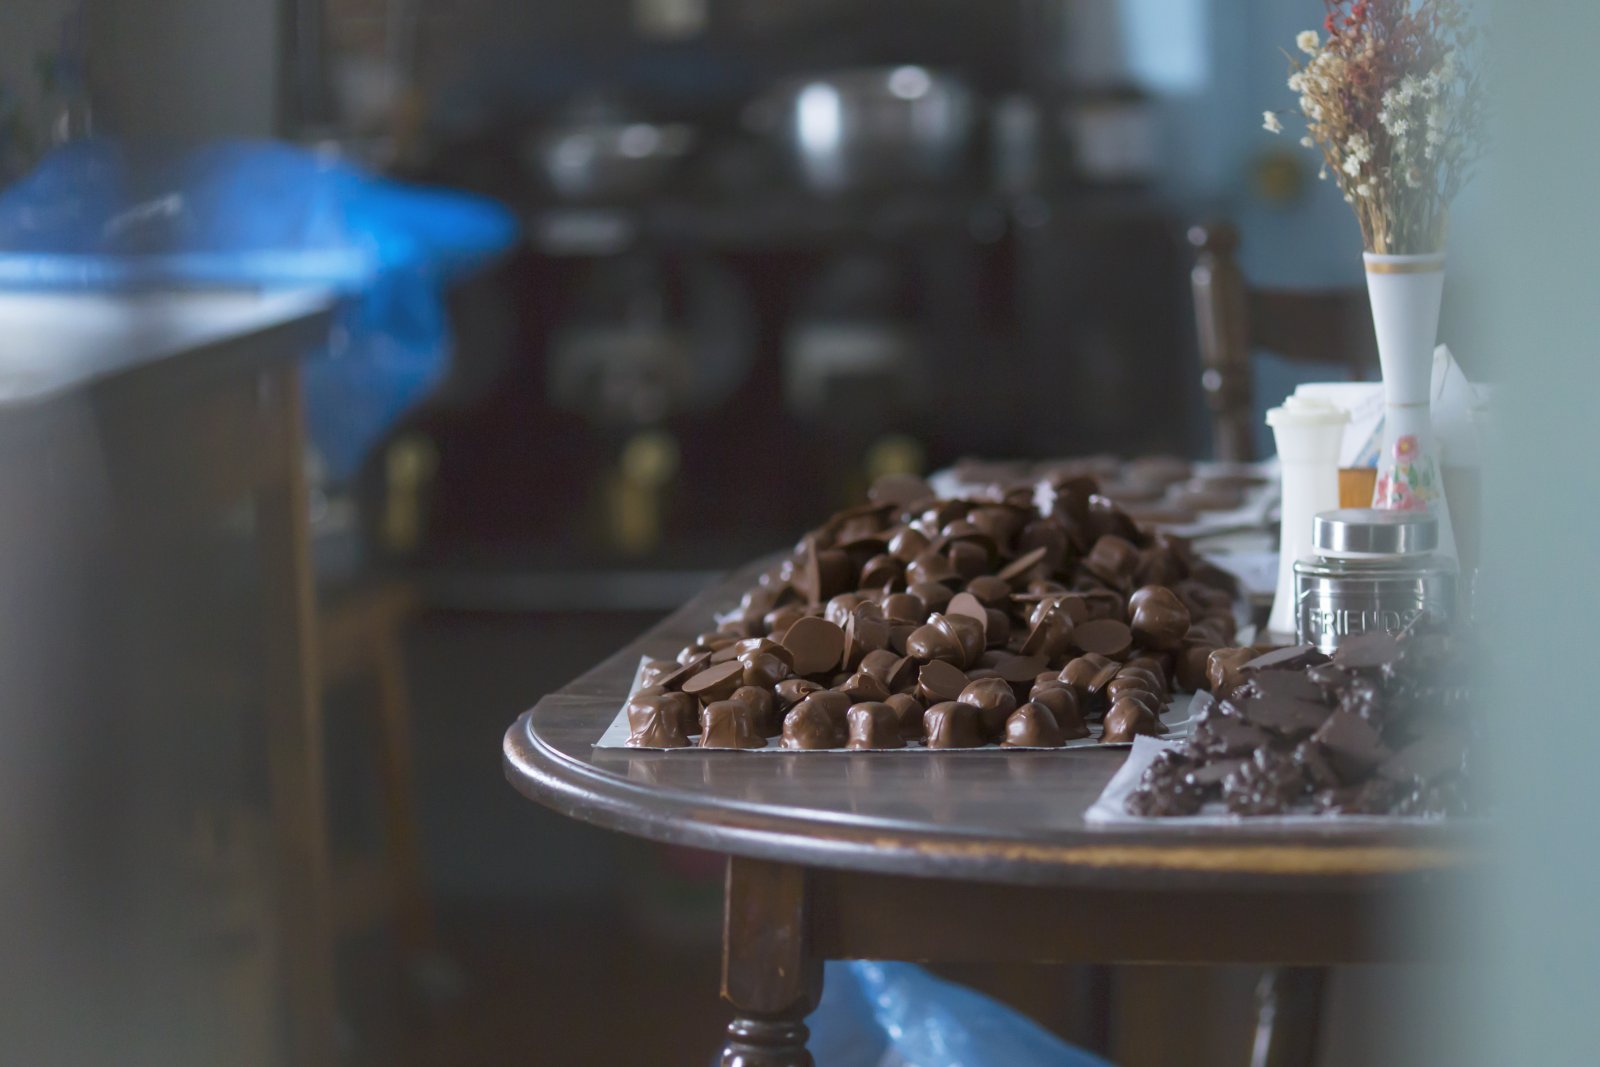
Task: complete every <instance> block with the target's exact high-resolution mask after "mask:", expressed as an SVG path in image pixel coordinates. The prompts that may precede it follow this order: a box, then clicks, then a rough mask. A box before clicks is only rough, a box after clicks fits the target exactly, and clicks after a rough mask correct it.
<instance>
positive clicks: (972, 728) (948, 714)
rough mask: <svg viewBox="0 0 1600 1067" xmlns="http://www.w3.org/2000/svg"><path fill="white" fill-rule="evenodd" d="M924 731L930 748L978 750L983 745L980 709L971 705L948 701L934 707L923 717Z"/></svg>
mask: <svg viewBox="0 0 1600 1067" xmlns="http://www.w3.org/2000/svg"><path fill="white" fill-rule="evenodd" d="M922 729H923V734H924V736H925V737H926V738H927V745H928V747H929V748H978V747H979V746H981V745H982V744H983V738H982V736H981V735H980V734H979V733H978V709H977V708H974V707H973V706H972V705H971V704H961V703H958V702H956V701H954V700H947V701H945V702H943V703H940V704H935V705H933V706H932V707H931V708H929V709H928V710H927V711H926V712H924V713H923V715H922Z"/></svg>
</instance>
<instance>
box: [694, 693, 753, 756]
mask: <svg viewBox="0 0 1600 1067" xmlns="http://www.w3.org/2000/svg"><path fill="white" fill-rule="evenodd" d="M700 747H701V748H766V747H767V743H766V741H764V740H762V738H761V735H760V733H758V732H757V730H756V728H755V723H754V722H753V721H752V719H751V715H750V708H749V706H747V705H745V704H742V703H740V702H739V701H737V700H715V701H712V702H711V703H710V704H707V705H706V706H705V707H703V708H701V709H700Z"/></svg>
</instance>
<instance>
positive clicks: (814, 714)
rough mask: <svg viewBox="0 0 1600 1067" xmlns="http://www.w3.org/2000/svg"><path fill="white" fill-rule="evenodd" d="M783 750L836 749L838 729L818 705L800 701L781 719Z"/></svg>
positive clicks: (830, 717)
mask: <svg viewBox="0 0 1600 1067" xmlns="http://www.w3.org/2000/svg"><path fill="white" fill-rule="evenodd" d="M780 744H782V745H783V747H784V748H838V747H839V734H838V727H836V726H835V725H834V721H833V716H831V715H829V714H828V712H827V710H826V709H824V708H823V707H822V706H821V705H819V704H813V703H812V702H811V701H810V700H809V699H808V700H802V701H801V702H800V703H798V704H796V705H795V706H794V707H793V708H791V709H790V711H789V714H787V715H785V716H784V717H783V740H782V741H781V742H780Z"/></svg>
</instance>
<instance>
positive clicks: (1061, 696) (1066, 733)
mask: <svg viewBox="0 0 1600 1067" xmlns="http://www.w3.org/2000/svg"><path fill="white" fill-rule="evenodd" d="M1029 703H1032V704H1041V705H1043V706H1044V707H1047V708H1049V709H1050V714H1051V715H1054V716H1055V720H1056V726H1057V728H1059V729H1060V731H1061V736H1062V738H1064V739H1065V740H1067V741H1076V740H1078V739H1079V738H1082V737H1088V736H1089V727H1088V726H1086V725H1084V721H1083V705H1082V703H1081V702H1080V701H1079V700H1078V694H1076V693H1074V692H1073V691H1072V690H1071V689H1066V688H1051V689H1045V690H1042V691H1040V692H1038V693H1036V694H1034V696H1033V699H1032V700H1030V701H1029Z"/></svg>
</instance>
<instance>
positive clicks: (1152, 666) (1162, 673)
mask: <svg viewBox="0 0 1600 1067" xmlns="http://www.w3.org/2000/svg"><path fill="white" fill-rule="evenodd" d="M1176 662H1177V661H1176V659H1175V658H1174V659H1172V660H1171V662H1170V664H1169V663H1168V662H1166V661H1164V660H1163V659H1157V658H1156V657H1155V656H1152V655H1151V654H1150V653H1149V652H1148V651H1146V652H1141V653H1140V654H1139V655H1137V656H1135V657H1134V658H1133V659H1130V660H1129V661H1128V662H1127V663H1124V664H1123V665H1122V667H1123V670H1135V669H1137V670H1146V671H1149V672H1150V673H1151V674H1152V675H1153V676H1154V677H1155V679H1156V681H1157V682H1159V683H1160V685H1161V691H1162V692H1163V693H1170V692H1172V683H1173V672H1172V667H1173V666H1175V665H1176Z"/></svg>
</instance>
